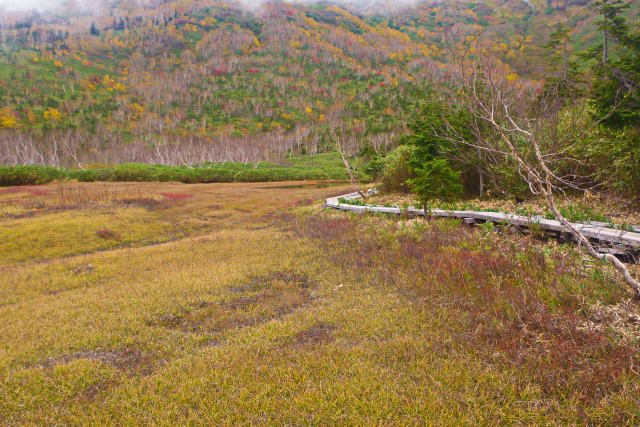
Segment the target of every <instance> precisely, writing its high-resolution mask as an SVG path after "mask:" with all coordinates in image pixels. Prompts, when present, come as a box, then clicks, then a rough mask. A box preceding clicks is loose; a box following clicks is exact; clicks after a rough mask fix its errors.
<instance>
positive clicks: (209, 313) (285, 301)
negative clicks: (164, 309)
mask: <svg viewBox="0 0 640 427" xmlns="http://www.w3.org/2000/svg"><path fill="white" fill-rule="evenodd" d="M311 286H312V284H311V282H310V281H309V279H308V278H307V277H306V276H304V275H300V274H295V273H290V272H284V273H283V272H278V273H273V274H271V275H269V276H266V277H262V278H256V279H254V280H253V281H251V282H250V283H247V284H244V285H241V286H238V287H235V288H232V289H231V290H232V291H233V292H235V293H238V294H240V295H239V296H237V297H235V298H232V299H230V300H226V301H219V302H215V301H202V302H199V303H197V304H196V305H195V306H194V307H193V309H191V310H189V311H186V312H184V313H182V314H171V313H170V314H165V315H163V316H161V317H160V319H159V322H158V323H159V324H160V325H161V326H164V327H169V328H176V329H181V330H184V331H189V332H200V333H206V334H216V333H220V332H223V331H225V330H228V329H233V328H242V327H247V326H253V325H257V324H260V323H264V322H267V321H269V320H272V319H276V318H279V317H282V316H284V315H285V314H287V313H290V312H292V311H293V310H295V309H296V308H298V307H301V306H303V305H304V304H307V303H309V302H310V301H311V293H310V290H309V288H310V287H311Z"/></svg>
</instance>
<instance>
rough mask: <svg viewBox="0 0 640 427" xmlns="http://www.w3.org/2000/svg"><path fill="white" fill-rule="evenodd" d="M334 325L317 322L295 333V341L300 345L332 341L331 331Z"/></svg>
mask: <svg viewBox="0 0 640 427" xmlns="http://www.w3.org/2000/svg"><path fill="white" fill-rule="evenodd" d="M335 328H336V327H335V326H333V325H331V324H329V323H318V324H317V325H315V326H313V327H311V328H309V329H307V330H305V331H302V332H298V333H297V334H296V337H295V339H296V343H298V344H300V345H307V344H322V343H327V342H330V341H333V336H332V335H331V332H332V331H333V330H334V329H335Z"/></svg>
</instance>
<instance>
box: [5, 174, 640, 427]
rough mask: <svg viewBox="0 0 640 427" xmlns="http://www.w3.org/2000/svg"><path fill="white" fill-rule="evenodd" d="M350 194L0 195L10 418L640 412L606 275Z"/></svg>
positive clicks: (615, 296)
mask: <svg viewBox="0 0 640 427" xmlns="http://www.w3.org/2000/svg"><path fill="white" fill-rule="evenodd" d="M348 191H350V190H349V186H347V185H346V184H333V185H331V186H327V185H326V184H322V185H317V184H316V183H312V182H306V183H255V184H193V185H184V184H171V183H140V184H138V183H128V184H119V183H108V184H107V183H104V184H102V183H92V184H80V183H64V184H52V185H48V186H39V187H28V188H10V189H0V424H3V425H43V424H44V425H140V424H144V425H150V424H153V425H155V424H157V425H184V424H195V425H199V424H202V425H220V424H222V425H229V424H259V425H265V424H294V425H351V424H360V425H371V424H383V425H392V424H403V425H404V424H420V425H424V424H448V425H452V424H453V425H459V424H468V425H475V424H497V423H506V424H511V423H521V424H534V423H538V424H551V423H563V424H564V423H569V424H573V423H583V422H587V423H594V424H598V423H601V424H621V423H626V424H637V423H638V421H639V419H640V412H639V410H638V408H639V407H640V380H639V378H638V370H639V369H640V366H639V364H640V358H639V357H638V350H639V349H640V345H639V344H638V336H639V335H638V332H639V329H638V325H637V323H634V321H633V316H634V315H635V314H634V313H637V303H636V302H633V301H629V294H628V292H627V291H626V289H625V288H623V287H621V286H620V285H618V284H617V283H616V282H615V280H614V279H613V276H612V273H611V271H610V270H608V269H607V268H605V266H602V265H599V264H596V265H590V266H584V264H583V263H582V261H581V256H580V255H579V254H578V253H577V251H576V249H575V248H572V247H567V246H559V245H557V244H555V243H553V242H546V243H545V242H538V241H535V240H534V239H533V238H531V237H524V236H518V235H510V234H509V233H507V232H506V231H505V232H501V233H496V232H494V231H488V230H484V229H469V228H466V227H464V226H462V225H460V224H458V223H456V222H452V221H444V220H442V221H440V220H438V221H431V222H425V221H423V220H406V219H390V218H384V217H379V216H353V215H349V214H345V213H337V212H323V211H322V210H321V208H320V205H319V202H320V201H321V200H322V199H323V198H324V197H326V196H328V195H330V194H338V193H340V192H348ZM625 310H626V311H625ZM625 313H626V314H625ZM625 316H626V317H625ZM638 320H639V321H640V319H638Z"/></svg>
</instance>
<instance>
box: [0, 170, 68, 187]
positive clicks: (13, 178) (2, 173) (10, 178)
mask: <svg viewBox="0 0 640 427" xmlns="http://www.w3.org/2000/svg"><path fill="white" fill-rule="evenodd" d="M64 178H66V173H65V172H64V171H63V170H61V169H58V168H54V167H50V166H36V165H25V166H0V187H10V186H15V185H38V184H46V183H48V182H51V181H54V180H56V179H64Z"/></svg>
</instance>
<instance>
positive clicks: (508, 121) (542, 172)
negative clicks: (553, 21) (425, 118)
mask: <svg viewBox="0 0 640 427" xmlns="http://www.w3.org/2000/svg"><path fill="white" fill-rule="evenodd" d="M450 46H451V47H450V53H451V57H452V59H453V61H454V62H455V63H456V65H457V75H456V85H455V86H456V87H457V89H459V94H460V95H459V96H458V97H457V100H458V101H457V102H459V103H460V105H458V108H465V109H466V110H467V111H469V113H470V114H471V117H472V121H473V125H472V127H473V128H474V129H473V133H474V137H475V138H474V139H473V140H470V139H469V138H468V137H467V136H465V135H463V134H462V133H461V132H458V131H457V130H456V129H455V127H454V126H453V125H451V124H450V123H447V122H446V119H445V120H444V121H445V123H447V125H446V130H445V131H444V132H442V131H440V132H439V133H440V134H439V135H438V136H441V137H444V138H447V139H448V140H450V141H451V142H453V143H454V144H459V145H465V146H470V147H474V148H476V149H477V150H479V151H480V152H484V153H486V156H485V158H486V160H488V161H489V162H494V163H495V162H503V163H504V162H508V163H510V164H511V165H512V166H513V167H514V168H515V169H516V170H517V173H518V174H519V175H520V177H521V178H522V180H523V181H524V182H525V183H526V184H527V186H528V187H529V190H530V192H531V193H532V194H534V195H541V196H543V197H544V198H545V200H546V202H547V204H548V205H549V208H550V209H551V211H552V212H553V214H554V215H555V216H556V218H557V219H558V221H559V222H560V223H561V224H562V225H563V226H564V227H566V228H567V229H568V230H569V231H570V232H571V234H572V235H573V236H574V239H575V240H576V241H577V243H578V244H579V245H580V247H582V248H583V249H584V250H585V252H586V253H587V254H589V255H590V256H591V257H593V258H594V259H604V260H606V261H608V262H611V263H612V264H613V265H614V266H615V267H616V269H618V270H619V272H620V273H621V275H622V276H623V279H624V281H625V282H626V283H627V285H629V287H630V288H631V289H632V291H633V292H634V293H635V295H636V296H640V283H639V282H638V281H637V280H636V279H634V278H633V277H632V275H631V274H630V273H629V271H628V269H627V267H626V266H625V265H624V264H623V263H622V262H621V261H620V260H619V259H618V258H616V257H615V256H614V255H611V254H604V255H602V254H600V253H598V251H597V250H596V248H595V247H594V246H593V244H592V243H591V242H590V241H589V239H587V238H586V237H585V236H584V234H583V233H582V232H581V231H580V230H579V229H578V228H577V227H576V226H575V225H574V224H572V223H571V222H569V221H568V220H567V219H566V218H565V217H564V215H562V213H561V212H560V211H559V209H558V207H557V204H556V197H557V196H558V195H561V196H565V195H566V192H567V191H584V190H588V189H592V190H593V189H594V188H597V186H598V183H597V181H596V180H595V179H592V176H591V175H589V173H588V168H587V167H586V166H587V165H585V164H584V160H581V159H578V158H577V157H576V156H574V155H573V153H574V152H575V149H576V148H577V147H578V146H579V144H581V143H582V142H583V141H584V139H585V137H586V136H587V135H588V134H589V133H590V132H591V131H592V130H593V127H594V126H596V125H597V124H598V123H594V122H593V121H592V120H590V119H589V117H588V114H587V110H586V107H585V104H584V102H581V101H580V100H577V99H566V97H562V96H559V95H558V93H555V92H554V91H553V88H545V89H544V90H543V89H542V88H541V87H540V86H535V85H533V84H531V83H528V82H525V81H522V80H520V79H518V78H517V76H515V75H514V73H512V72H511V71H510V70H509V69H508V67H505V66H504V65H503V64H502V63H501V62H500V61H499V60H497V59H496V58H495V57H493V56H492V55H490V54H488V53H487V52H488V49H484V46H483V44H482V43H481V42H478V43H477V44H475V45H474V46H473V47H472V48H469V47H465V46H462V45H461V44H453V43H452V44H451V45H450ZM470 49H473V55H471V54H470ZM434 132H435V130H434ZM443 133H444V134H443Z"/></svg>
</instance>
